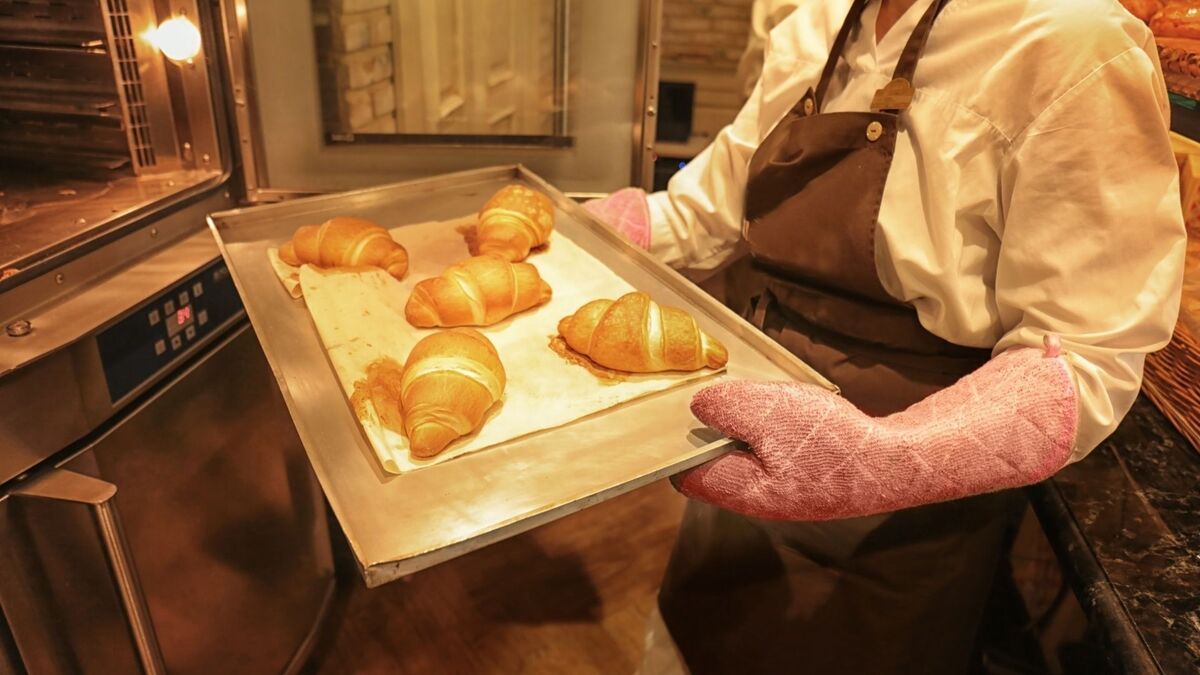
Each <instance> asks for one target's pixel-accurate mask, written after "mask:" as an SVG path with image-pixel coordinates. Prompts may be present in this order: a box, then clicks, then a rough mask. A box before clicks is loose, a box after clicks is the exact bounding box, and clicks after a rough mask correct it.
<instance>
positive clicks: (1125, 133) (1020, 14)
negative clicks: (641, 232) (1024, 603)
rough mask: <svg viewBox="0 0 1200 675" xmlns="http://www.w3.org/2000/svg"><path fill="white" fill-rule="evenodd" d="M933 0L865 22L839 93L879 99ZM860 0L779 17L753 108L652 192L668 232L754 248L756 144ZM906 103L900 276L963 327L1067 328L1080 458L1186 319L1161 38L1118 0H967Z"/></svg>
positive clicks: (926, 304) (808, 5)
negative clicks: (750, 212)
mask: <svg viewBox="0 0 1200 675" xmlns="http://www.w3.org/2000/svg"><path fill="white" fill-rule="evenodd" d="M930 2H931V0H917V2H916V3H915V4H914V5H913V6H912V7H911V8H909V10H908V11H907V12H906V13H905V14H904V16H903V17H901V19H900V20H899V21H898V22H897V24H896V25H895V26H894V27H893V28H892V29H891V30H889V31H888V33H887V34H886V35H885V36H884V38H883V39H882V40H881V41H879V43H878V44H876V40H875V20H876V16H877V15H878V12H879V3H878V2H872V3H871V4H870V5H869V6H868V7H867V9H866V11H865V12H864V14H863V18H862V24H861V27H860V29H859V30H857V31H856V32H855V33H854V34H852V36H851V40H850V42H849V44H848V45H847V48H846V54H845V57H846V58H845V59H844V60H843V61H842V62H841V63H840V65H839V67H838V69H837V71H836V75H835V78H834V81H833V82H832V83H831V86H830V90H829V93H828V94H827V96H826V101H825V104H824V107H823V110H822V112H836V111H865V110H867V109H868V108H869V106H870V102H871V98H872V96H873V95H874V93H875V91H876V90H877V89H879V88H881V87H883V86H884V85H885V84H887V83H888V82H889V81H890V80H891V77H892V72H893V70H894V68H895V66H896V62H897V60H898V59H899V56H900V53H901V51H902V50H903V48H904V44H905V42H907V40H908V37H909V35H910V34H911V33H912V30H913V28H914V27H915V26H916V24H917V22H918V20H919V19H920V17H921V15H922V14H923V12H924V11H925V9H926V8H927V7H928V6H929V4H930ZM850 4H851V0H805V1H804V2H802V3H801V5H800V6H799V7H798V8H797V9H796V11H795V12H794V13H792V15H791V16H789V17H788V18H787V19H786V20H785V21H784V22H782V23H781V24H780V25H779V26H777V27H776V28H775V29H774V30H773V31H772V32H771V35H770V40H769V42H768V45H767V48H766V56H765V63H764V67H763V74H762V77H761V79H760V80H759V83H758V85H757V87H756V88H755V90H754V92H753V94H752V95H751V97H750V100H749V101H748V102H747V103H746V105H745V107H744V108H742V110H741V111H740V112H739V113H738V116H737V118H736V119H735V120H734V121H733V123H732V124H730V125H729V126H728V127H726V128H725V129H723V130H722V131H721V132H720V134H719V135H718V136H717V137H716V138H715V139H714V141H713V143H712V144H711V145H710V146H709V147H708V148H707V149H705V150H704V152H702V153H701V154H700V155H699V156H698V157H696V158H695V159H694V160H693V161H692V162H691V163H690V164H688V165H687V166H686V167H685V168H684V169H682V170H681V171H680V172H679V173H678V174H676V175H675V176H674V177H673V179H672V180H671V182H670V185H669V187H668V190H667V191H666V192H664V193H657V194H654V195H652V196H651V198H650V206H651V220H652V227H653V232H652V244H651V251H652V253H654V254H655V255H656V256H658V257H659V258H660V259H662V260H664V261H665V262H667V263H668V264H671V265H673V266H676V267H682V268H690V269H692V270H703V269H711V268H713V267H715V266H717V265H718V264H720V262H721V261H722V260H723V259H724V258H725V257H726V256H727V255H728V254H729V253H730V252H731V251H732V250H733V249H734V248H735V245H736V243H737V241H738V239H739V237H740V233H741V225H742V212H743V200H744V194H745V186H746V175H747V166H748V163H749V161H750V158H751V156H752V154H753V153H754V150H755V148H757V147H758V145H759V143H760V142H761V141H762V139H763V138H765V137H766V135H767V133H768V132H770V130H771V128H772V127H773V126H774V125H775V124H776V123H777V122H778V121H779V119H780V118H782V117H783V115H784V114H785V113H786V112H787V111H788V109H790V108H791V107H792V106H793V105H795V103H796V102H797V101H798V100H799V99H800V97H801V96H802V95H803V93H804V91H805V90H807V89H808V87H810V86H811V87H814V88H815V87H816V85H817V82H818V80H819V79H820V73H821V69H822V67H823V66H824V63H825V60H826V56H827V55H828V53H829V49H830V44H831V43H832V41H833V38H834V36H835V35H836V34H837V31H838V29H839V28H840V26H841V23H842V21H843V20H844V19H845V16H846V13H847V11H848V10H849V8H850ZM915 80H916V82H915V85H916V94H915V96H914V98H913V102H912V105H911V107H910V108H909V109H908V110H906V111H904V112H903V113H902V114H901V119H900V134H899V138H898V139H897V142H896V152H895V159H894V161H893V163H892V167H891V171H890V173H889V175H888V181H887V185H886V188H885V190H884V195H883V203H882V206H881V208H880V213H879V224H878V228H877V231H876V254H875V267H876V271H877V273H878V275H879V279H880V281H881V282H882V284H883V287H884V289H886V290H887V291H888V293H889V294H891V295H892V296H893V297H895V298H898V299H900V300H903V301H905V302H907V303H910V304H912V305H913V306H914V307H915V308H916V310H917V314H918V316H919V318H920V321H921V324H922V325H923V326H924V327H925V328H926V329H927V330H929V331H930V332H932V333H934V334H935V335H938V336H940V337H942V338H944V339H946V340H948V341H950V342H953V343H956V344H960V345H967V346H972V347H983V348H993V350H994V351H993V353H999V352H1001V351H1004V350H1006V349H1009V348H1011V347H1014V346H1029V347H1039V346H1040V345H1041V343H1042V336H1043V335H1044V334H1046V333H1054V334H1057V335H1059V336H1061V338H1062V342H1063V346H1064V348H1065V349H1066V350H1067V352H1068V358H1067V360H1068V362H1069V364H1070V367H1071V369H1072V376H1073V379H1074V382H1075V386H1076V390H1077V391H1078V393H1079V432H1078V435H1077V438H1076V448H1075V451H1074V453H1073V454H1072V460H1077V459H1079V458H1081V457H1082V456H1084V455H1086V454H1087V453H1088V452H1090V451H1091V450H1092V449H1093V448H1094V447H1095V446H1096V445H1097V444H1099V442H1100V441H1101V440H1103V439H1104V438H1105V437H1106V436H1108V435H1109V434H1110V433H1111V432H1112V431H1113V429H1115V428H1116V426H1117V423H1118V422H1120V420H1121V418H1122V417H1124V415H1125V413H1126V412H1128V410H1129V408H1130V406H1132V404H1133V401H1134V399H1135V398H1136V396H1137V392H1138V389H1139V388H1140V386H1141V378H1142V366H1143V363H1144V360H1145V354H1146V353H1147V352H1150V351H1154V350H1156V349H1159V348H1161V347H1162V346H1164V345H1165V344H1166V343H1167V342H1168V340H1169V339H1170V335H1171V331H1172V328H1173V327H1174V325H1175V318H1176V315H1177V312H1178V307H1179V295H1180V289H1181V282H1182V273H1183V259H1184V249H1185V244H1186V238H1185V233H1184V227H1183V219H1182V213H1181V208H1180V201H1179V175H1178V170H1177V167H1176V164H1175V162H1174V159H1173V155H1172V152H1171V147H1170V141H1169V137H1168V135H1167V130H1168V127H1169V105H1168V102H1167V96H1166V91H1165V88H1164V85H1163V80H1162V75H1161V72H1160V68H1159V63H1158V57H1157V53H1156V50H1155V46H1154V42H1153V38H1152V36H1151V34H1150V32H1149V30H1148V29H1147V28H1146V26H1145V25H1144V24H1142V23H1141V22H1140V21H1138V20H1137V19H1135V18H1133V17H1132V16H1131V15H1129V14H1128V13H1127V12H1125V10H1123V9H1122V8H1121V6H1120V5H1119V4H1117V2H1116V0H950V2H949V4H947V5H946V7H945V8H944V9H943V10H942V13H941V16H939V17H938V19H937V22H936V24H935V25H934V28H933V32H932V34H931V35H930V37H929V41H928V43H927V45H926V48H925V53H924V56H923V57H922V58H921V61H920V63H919V64H918V66H917V71H916V76H915Z"/></svg>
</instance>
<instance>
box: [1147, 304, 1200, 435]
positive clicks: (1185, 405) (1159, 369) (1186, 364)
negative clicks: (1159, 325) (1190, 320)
mask: <svg viewBox="0 0 1200 675" xmlns="http://www.w3.org/2000/svg"><path fill="white" fill-rule="evenodd" d="M1142 391H1144V392H1146V396H1148V397H1149V398H1150V400H1151V401H1153V402H1154V405H1155V406H1157V407H1158V409H1159V410H1161V411H1162V412H1163V414H1164V415H1166V417H1167V419H1169V420H1171V423H1172V424H1174V425H1175V428H1176V429H1178V430H1179V433H1181V434H1183V435H1184V436H1185V437H1186V438H1187V439H1188V440H1189V441H1191V443H1192V446H1193V447H1195V448H1198V449H1200V339H1197V337H1196V336H1195V335H1194V334H1193V333H1192V331H1191V329H1189V328H1188V327H1187V322H1185V321H1180V322H1179V324H1178V325H1176V327H1175V336H1174V337H1173V338H1171V343H1170V344H1168V345H1167V346H1166V347H1165V348H1164V349H1163V350H1162V351H1159V352H1155V353H1154V354H1151V355H1149V356H1147V357H1146V376H1145V379H1144V381H1143V384H1142Z"/></svg>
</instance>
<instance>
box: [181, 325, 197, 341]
mask: <svg viewBox="0 0 1200 675" xmlns="http://www.w3.org/2000/svg"><path fill="white" fill-rule="evenodd" d="M183 335H184V336H185V337H186V338H187V339H189V340H192V339H195V337H196V327H195V326H188V327H187V328H184V329H183Z"/></svg>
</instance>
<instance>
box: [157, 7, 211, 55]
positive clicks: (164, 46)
mask: <svg viewBox="0 0 1200 675" xmlns="http://www.w3.org/2000/svg"><path fill="white" fill-rule="evenodd" d="M147 37H149V38H150V42H151V43H152V44H153V45H154V46H155V47H157V48H158V51H160V52H162V53H163V55H164V56H166V57H167V58H168V59H171V60H172V61H190V60H192V59H193V58H194V57H195V56H196V55H197V54H199V53H200V31H199V29H197V28H196V24H194V23H192V22H191V21H189V20H188V19H187V17H184V16H177V17H174V18H172V19H167V20H166V21H164V22H162V23H160V24H158V28H155V29H153V30H151V31H150V34H149V35H148V36H147Z"/></svg>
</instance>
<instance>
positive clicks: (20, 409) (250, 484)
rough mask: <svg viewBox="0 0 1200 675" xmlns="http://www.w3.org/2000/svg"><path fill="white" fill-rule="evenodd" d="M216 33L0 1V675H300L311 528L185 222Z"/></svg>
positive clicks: (224, 158)
mask: <svg viewBox="0 0 1200 675" xmlns="http://www.w3.org/2000/svg"><path fill="white" fill-rule="evenodd" d="M220 27H221V21H220V15H219V13H218V11H217V8H216V7H215V6H213V5H212V4H210V3H207V2H200V3H196V2H193V1H192V0H0V672H2V673H10V672H11V673H39V674H40V673H78V672H83V673H124V672H139V671H140V672H148V673H158V672H172V673H212V672H225V673H229V672H245V673H262V672H285V671H294V670H296V669H298V667H299V666H300V664H301V663H302V662H303V659H304V656H305V654H306V650H307V648H308V646H309V645H310V644H311V643H312V639H313V636H314V635H315V631H316V629H317V627H318V626H319V623H320V619H321V617H322V616H323V612H324V609H325V608H326V607H327V606H328V603H329V601H330V598H331V597H332V592H333V587H334V586H333V563H332V553H331V546H330V536H329V532H328V529H327V521H326V516H325V510H324V509H325V506H324V501H323V498H322V495H321V493H320V489H319V487H318V486H317V485H316V482H315V480H314V478H313V476H312V473H311V470H310V468H309V466H308V464H307V462H306V460H305V457H304V454H303V450H302V448H301V447H300V444H299V441H298V439H297V437H296V434H295V431H294V429H293V427H292V425H291V421H290V418H289V417H288V415H287V412H286V409H285V407H284V405H283V403H282V400H281V398H280V396H279V392H278V389H277V388H276V386H275V381H274V377H273V375H272V373H271V371H270V368H269V366H268V365H267V363H266V361H265V359H264V357H263V355H262V351H261V349H260V347H259V346H258V342H257V340H256V339H255V336H254V333H253V331H252V330H251V329H250V328H249V326H248V323H247V321H246V319H245V316H244V311H243V309H242V306H241V301H240V298H239V297H238V295H237V293H236V291H235V290H234V288H233V284H232V282H231V281H230V279H229V272H228V270H227V269H226V267H225V265H224V264H223V262H222V260H221V257H220V255H219V253H218V250H217V248H216V246H215V244H214V242H213V240H212V237H211V235H210V234H209V233H208V231H207V229H206V228H205V224H204V218H205V215H206V214H208V213H210V212H212V211H214V210H219V209H222V208H228V207H229V206H231V205H233V204H235V203H236V201H237V199H238V194H237V187H236V185H237V184H236V183H235V181H233V179H232V176H233V166H234V161H235V154H234V153H233V152H231V150H230V147H229V136H230V134H229V132H228V131H227V129H228V123H227V121H226V120H227V116H226V95H225V82H226V80H225V78H224V75H223V74H222V64H223V61H222V55H221V51H220V50H219V49H216V48H213V47H211V46H213V45H219V44H221V40H220V37H219V36H220Z"/></svg>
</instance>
